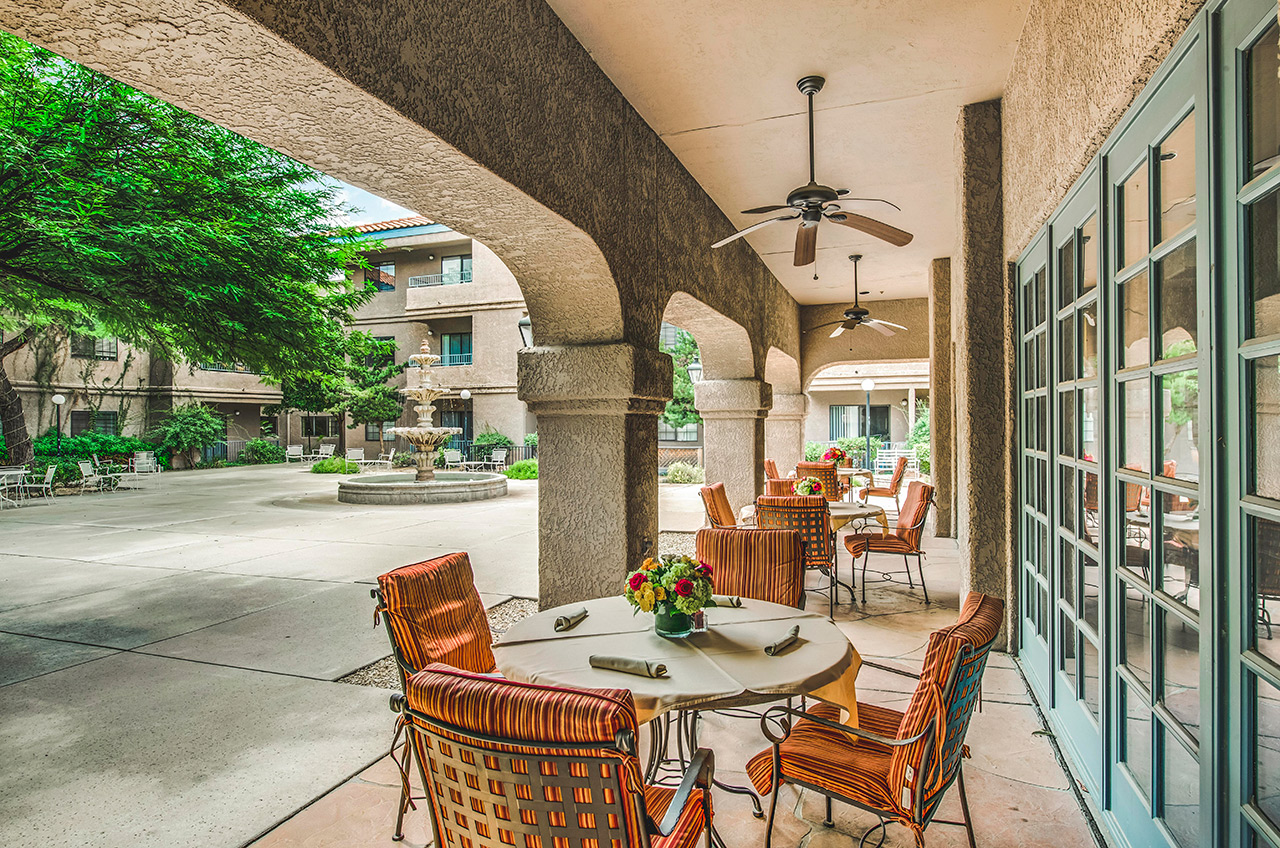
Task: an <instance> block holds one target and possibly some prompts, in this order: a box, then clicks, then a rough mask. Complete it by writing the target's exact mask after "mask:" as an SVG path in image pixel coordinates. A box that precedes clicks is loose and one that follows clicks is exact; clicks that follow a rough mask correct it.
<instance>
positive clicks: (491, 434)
mask: <svg viewBox="0 0 1280 848" xmlns="http://www.w3.org/2000/svg"><path fill="white" fill-rule="evenodd" d="M515 444H516V443H515V442H513V441H511V439H510V438H508V437H507V436H504V435H503V434H502V433H499V432H498V431H497V430H494V429H493V428H492V427H485V428H484V430H483V431H481V432H479V433H476V437H475V438H474V439H473V440H472V441H471V458H472V459H473V460H475V461H477V462H484V461H486V460H488V459H489V457H490V456H492V455H493V449H494V448H510V447H515Z"/></svg>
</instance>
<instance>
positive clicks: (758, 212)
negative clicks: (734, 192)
mask: <svg viewBox="0 0 1280 848" xmlns="http://www.w3.org/2000/svg"><path fill="white" fill-rule="evenodd" d="M790 208H791V207H790V206H787V205H786V204H785V203H783V204H780V205H778V206H757V207H756V208H755V209H743V210H742V214H743V215H763V214H764V213H766V212H777V211H778V210H779V209H790Z"/></svg>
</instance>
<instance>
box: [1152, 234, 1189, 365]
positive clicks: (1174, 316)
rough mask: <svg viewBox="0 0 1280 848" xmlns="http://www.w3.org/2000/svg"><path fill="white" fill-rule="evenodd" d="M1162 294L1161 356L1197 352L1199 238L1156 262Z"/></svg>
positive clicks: (1166, 357)
mask: <svg viewBox="0 0 1280 848" xmlns="http://www.w3.org/2000/svg"><path fill="white" fill-rule="evenodd" d="M1156 285H1157V286H1158V288H1159V298H1160V345H1161V350H1162V353H1161V356H1162V357H1163V358H1164V359H1172V358H1173V357H1175V356H1185V355H1186V354H1189V353H1195V352H1196V242H1195V240H1194V239H1192V240H1191V241H1189V242H1187V243H1186V244H1183V245H1181V246H1179V247H1178V248H1177V249H1176V250H1174V251H1173V252H1172V253H1170V254H1169V255H1168V256H1166V257H1164V258H1163V259H1161V260H1160V261H1159V262H1157V263H1156Z"/></svg>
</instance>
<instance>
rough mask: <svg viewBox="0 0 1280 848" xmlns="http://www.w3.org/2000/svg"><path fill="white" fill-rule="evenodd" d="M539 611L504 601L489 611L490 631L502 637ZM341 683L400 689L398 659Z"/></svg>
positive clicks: (528, 603) (527, 602) (529, 603)
mask: <svg viewBox="0 0 1280 848" xmlns="http://www.w3.org/2000/svg"><path fill="white" fill-rule="evenodd" d="M537 611H538V602H537V601H535V600H532V599H530V598H512V599H511V600H509V601H503V602H502V603H500V604H498V605H497V606H496V607H493V608H492V609H490V610H489V612H488V615H489V630H490V631H491V632H492V633H493V635H494V638H498V637H500V636H502V634H503V633H506V632H507V630H509V629H510V628H511V625H513V624H515V623H516V622H517V621H520V620H521V619H524V618H528V617H529V616H531V615H533V614H534V613H535V612H537ZM338 682H339V683H351V684H354V685H356V686H377V687H379V688H382V689H395V690H397V691H399V689H400V673H399V672H398V671H396V658H395V657H393V656H387V657H383V658H382V659H380V660H378V661H377V662H372V663H369V664H368V665H366V666H365V667H364V668H358V669H356V670H355V671H353V672H351V673H350V674H348V675H347V676H346V677H340V678H338Z"/></svg>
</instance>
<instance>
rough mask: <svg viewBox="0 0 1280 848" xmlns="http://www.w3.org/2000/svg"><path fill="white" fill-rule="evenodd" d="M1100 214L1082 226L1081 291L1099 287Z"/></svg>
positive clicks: (1082, 292)
mask: <svg viewBox="0 0 1280 848" xmlns="http://www.w3.org/2000/svg"><path fill="white" fill-rule="evenodd" d="M1099 244H1100V242H1099V241H1098V216H1097V215H1094V216H1093V217H1091V218H1090V219H1089V220H1087V221H1085V222H1084V226H1083V227H1081V228H1080V253H1081V256H1082V259H1083V262H1082V271H1083V273H1082V274H1081V275H1080V293H1081V294H1084V293H1085V292H1087V291H1089V290H1090V289H1096V288H1097V287H1098V246H1099Z"/></svg>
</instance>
